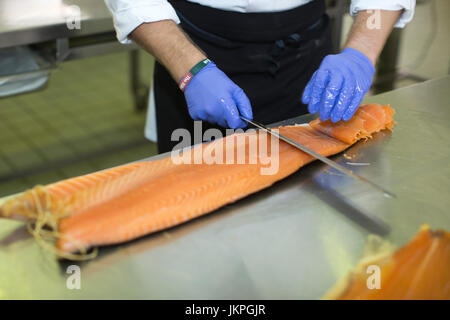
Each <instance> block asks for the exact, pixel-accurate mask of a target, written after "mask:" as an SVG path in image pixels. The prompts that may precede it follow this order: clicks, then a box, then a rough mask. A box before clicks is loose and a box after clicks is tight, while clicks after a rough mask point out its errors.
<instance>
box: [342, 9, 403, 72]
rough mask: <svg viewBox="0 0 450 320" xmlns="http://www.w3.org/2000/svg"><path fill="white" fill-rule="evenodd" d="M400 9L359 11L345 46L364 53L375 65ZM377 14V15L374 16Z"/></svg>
mask: <svg viewBox="0 0 450 320" xmlns="http://www.w3.org/2000/svg"><path fill="white" fill-rule="evenodd" d="M401 13H402V11H387V10H372V11H371V13H369V12H368V11H360V12H358V15H357V16H356V18H355V22H354V23H353V26H352V28H351V30H350V34H349V36H348V39H347V43H346V44H345V48H353V49H356V50H358V51H360V52H362V53H364V54H365V55H366V56H367V57H368V58H369V59H370V61H371V62H372V64H373V65H375V63H376V61H377V59H378V56H379V55H380V53H381V50H382V49H383V46H384V44H385V43H386V40H387V38H388V36H389V34H390V33H391V31H392V28H393V27H394V25H395V22H396V21H397V19H398V18H399V16H400V14H401ZM376 15H378V16H376Z"/></svg>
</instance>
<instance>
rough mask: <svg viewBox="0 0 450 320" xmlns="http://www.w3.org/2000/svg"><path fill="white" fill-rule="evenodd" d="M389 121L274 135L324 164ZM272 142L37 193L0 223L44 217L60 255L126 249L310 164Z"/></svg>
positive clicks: (15, 202)
mask: <svg viewBox="0 0 450 320" xmlns="http://www.w3.org/2000/svg"><path fill="white" fill-rule="evenodd" d="M393 114H394V111H393V110H392V109H391V108H390V107H389V106H381V105H376V104H371V105H364V106H361V107H360V108H359V110H358V111H357V112H356V114H355V116H354V117H353V118H352V119H351V120H350V121H349V122H340V123H337V124H331V123H328V122H325V123H321V122H319V121H316V120H315V121H313V122H311V125H299V126H286V127H280V128H278V130H279V131H280V133H281V134H283V135H286V136H288V137H290V138H292V139H293V140H295V141H297V142H299V143H301V144H303V145H305V146H307V147H309V148H310V149H312V150H314V151H316V152H318V153H320V154H321V155H324V156H330V155H333V154H336V153H339V152H341V151H343V150H345V149H346V148H348V147H349V146H350V145H351V144H352V143H354V142H355V141H357V140H358V139H360V138H363V137H365V138H367V137H370V135H371V134H372V133H374V132H377V131H380V130H383V129H386V128H387V129H392V127H393V126H394V121H393ZM358 126H359V127H358ZM347 128H351V130H350V129H347ZM273 139H276V138H272V137H270V136H269V137H267V135H266V134H265V133H264V132H260V131H253V132H247V133H237V134H234V135H231V136H228V137H225V138H223V139H218V140H215V141H214V142H211V143H208V144H205V145H201V146H197V147H195V148H193V149H191V150H188V151H184V152H183V153H181V155H180V158H182V157H184V156H190V157H191V158H195V157H196V155H197V154H198V153H199V152H200V155H201V157H203V159H206V160H207V159H208V157H210V158H212V159H213V160H214V157H215V156H217V155H218V154H219V153H222V154H226V155H229V154H231V159H232V161H231V162H230V163H232V164H229V162H228V161H226V162H224V163H220V162H218V161H216V162H214V161H212V163H210V162H211V161H210V162H208V161H204V162H202V163H200V164H197V163H193V161H191V162H190V163H181V164H179V163H177V162H176V161H174V159H175V158H171V157H168V158H165V159H161V160H155V161H151V162H148V161H147V162H146V161H143V162H137V163H132V164H128V165H124V166H120V167H117V168H112V169H109V170H104V171H100V172H97V173H93V174H88V175H85V176H81V177H77V178H72V179H68V180H64V181H61V182H57V183H54V184H50V185H48V186H45V187H42V186H41V187H36V188H34V189H32V190H30V191H27V192H25V193H23V194H22V195H19V196H17V197H14V198H13V199H11V200H9V201H7V202H6V203H5V204H4V205H3V206H1V207H0V216H3V217H14V218H23V219H27V220H30V219H31V220H32V219H36V218H37V217H39V216H40V215H42V213H43V212H44V213H46V217H47V218H46V224H47V225H49V226H50V227H52V228H55V229H57V230H58V235H59V236H58V241H57V243H56V245H57V248H58V250H61V251H63V252H73V251H76V250H78V249H79V248H80V247H83V248H87V247H91V246H97V245H105V244H113V243H119V242H124V241H128V240H131V239H135V238H137V237H140V236H143V235H146V234H149V233H152V232H155V231H159V230H162V229H165V228H169V227H172V226H175V225H177V224H180V223H183V222H185V221H188V220H191V219H193V218H195V217H198V216H200V215H203V214H206V213H208V212H211V211H213V210H215V209H217V208H220V207H222V206H224V205H226V204H228V203H231V202H234V201H236V200H238V199H240V198H243V197H245V196H247V195H249V194H251V193H254V192H256V191H258V190H261V189H264V188H267V187H268V186H270V185H272V184H273V183H275V182H276V181H278V180H281V179H283V178H285V177H286V176H288V175H290V174H292V173H293V172H295V171H297V170H298V169H299V168H300V167H302V166H303V165H305V164H307V163H309V162H311V161H313V160H314V159H313V158H312V157H311V156H309V155H307V154H305V153H303V152H302V151H300V150H298V149H296V148H294V147H292V146H290V145H288V144H286V143H284V142H280V143H279V144H278V140H276V141H274V140H273ZM252 141H253V142H255V141H256V142H257V145H258V148H257V149H258V150H256V149H255V148H253V146H254V144H253V143H251V142H252ZM230 142H233V143H230ZM274 142H277V143H274ZM261 148H263V149H266V151H267V152H266V154H268V155H269V154H270V156H271V157H272V158H273V160H276V171H275V172H273V174H264V173H263V171H264V169H269V167H270V166H271V165H273V163H268V161H267V159H266V158H264V157H262V153H261V152H260V151H261V150H262V149H261ZM240 152H241V155H242V154H243V155H244V158H245V159H246V161H244V162H243V163H240V162H239V160H240V159H238V155H239V154H240ZM273 155H276V157H273ZM216 160H217V159H216ZM227 160H228V158H227ZM269 160H270V158H269Z"/></svg>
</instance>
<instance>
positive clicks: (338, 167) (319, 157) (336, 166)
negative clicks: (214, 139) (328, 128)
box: [240, 116, 396, 198]
mask: <svg viewBox="0 0 450 320" xmlns="http://www.w3.org/2000/svg"><path fill="white" fill-rule="evenodd" d="M240 117H241V119H242V120H244V121H246V122H248V123H250V124H252V125H254V126H255V127H258V128H260V129H262V130H264V131H265V132H268V133H270V134H271V135H273V136H275V137H277V138H278V139H280V140H283V141H284V142H287V143H289V144H290V145H292V146H294V147H296V148H298V149H300V150H302V151H303V152H305V153H307V154H309V155H311V156H313V157H314V158H316V159H317V160H320V161H322V162H324V163H326V164H327V165H329V166H330V167H332V168H334V169H336V170H338V171H340V172H342V173H344V174H346V175H348V176H350V177H352V178H353V179H356V180H358V181H361V182H365V183H367V184H369V185H370V186H371V187H372V188H374V189H376V190H378V191H381V192H382V193H383V194H384V195H385V196H387V197H390V198H396V195H395V194H393V193H392V192H390V191H387V190H386V189H384V188H382V187H380V186H379V185H377V184H375V183H373V182H372V181H370V180H368V179H366V178H364V177H361V176H360V175H358V174H356V173H354V172H353V171H352V170H350V169H347V168H345V167H344V166H342V165H340V164H339V163H337V162H335V161H333V160H330V159H328V158H327V157H324V156H322V155H320V154H318V153H317V152H315V151H314V150H311V149H309V148H308V147H305V146H304V145H301V144H300V143H298V142H296V141H294V140H292V139H290V138H288V137H286V136H283V135H282V134H279V133H278V132H275V131H273V130H271V129H270V128H268V127H266V126H265V125H263V124H261V123H258V122H256V121H254V120H249V119H247V118H245V117H243V116H240Z"/></svg>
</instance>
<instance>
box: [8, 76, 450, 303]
mask: <svg viewBox="0 0 450 320" xmlns="http://www.w3.org/2000/svg"><path fill="white" fill-rule="evenodd" d="M449 88H450V77H446V78H441V79H437V80H431V81H428V82H425V83H422V84H418V85H414V86H411V87H408V88H403V89H399V90H396V91H392V92H389V93H385V94H382V95H379V96H373V97H370V98H368V99H367V102H377V103H381V104H387V103H390V104H391V105H392V106H393V107H394V108H395V110H396V111H397V114H396V116H395V119H396V120H397V122H398V125H397V126H396V127H395V131H394V133H393V134H390V133H389V132H381V133H379V134H376V135H375V136H374V138H373V139H372V140H369V141H366V142H359V143H357V144H356V145H355V146H353V147H351V148H350V149H349V150H347V151H346V152H345V155H346V156H345V157H344V155H343V154H340V155H337V156H335V157H333V159H334V160H336V161H338V162H339V163H341V164H343V165H345V166H348V167H349V168H352V169H354V170H355V171H356V172H358V174H360V175H362V176H365V177H367V178H370V179H372V180H373V181H374V182H376V183H378V184H380V185H383V186H386V187H388V188H389V189H390V190H392V191H393V192H395V193H396V195H397V197H398V198H397V199H387V198H385V197H383V196H382V195H380V194H379V193H378V192H375V191H374V190H372V189H371V188H370V187H368V186H366V185H364V184H359V183H358V182H355V181H353V180H352V179H350V178H348V177H345V176H341V175H340V174H339V173H337V172H335V171H333V170H330V169H326V166H325V165H323V164H321V163H318V162H316V163H313V164H310V165H308V166H306V167H304V168H302V169H301V170H299V172H297V173H296V174H294V175H292V176H291V177H289V178H287V179H285V180H283V181H281V182H279V183H277V184H276V185H274V186H273V187H271V188H269V189H266V190H264V191H262V192H259V193H257V194H254V195H251V196H249V197H248V198H246V199H243V200H241V201H239V202H237V203H235V204H232V205H229V206H226V207H224V208H222V209H220V210H217V211H215V212H214V213H211V214H208V215H206V216H204V217H202V218H199V219H196V220H194V221H191V222H188V223H186V224H183V225H181V226H178V227H176V228H172V229H170V230H168V231H166V232H159V233H156V234H153V235H149V236H146V237H143V238H141V239H138V240H136V241H132V242H130V243H127V244H123V245H120V246H111V247H107V248H101V249H100V254H99V257H97V258H96V259H95V260H92V261H88V262H84V263H78V265H79V266H80V267H81V290H68V289H67V288H66V279H67V277H68V274H67V273H66V268H67V267H68V265H70V264H72V263H67V262H62V263H60V262H57V260H56V259H55V258H54V257H53V256H52V255H51V254H49V253H46V252H43V251H42V250H40V249H39V247H38V246H37V244H36V243H35V241H34V240H33V239H32V238H31V237H30V236H29V235H28V233H27V231H26V228H25V227H24V225H23V223H21V222H14V221H7V220H1V221H0V298H88V299H89V298H153V299H155V298H161V299H165V298H174V299H178V298H192V299H197V298H203V299H211V298H213V299H214V298H225V299H228V298H236V299H240V298H248V299H252V298H255V299H259V298H261V299H271V298H272V299H282V298H286V299H291V298H292V299H302V298H313V299H314V298H320V297H321V296H322V295H323V294H324V293H325V292H326V291H327V290H328V288H330V287H331V286H332V285H333V284H334V283H335V281H336V280H338V279H339V278H341V277H342V276H344V275H345V274H346V273H347V272H348V271H349V270H350V269H351V268H352V267H353V266H354V265H355V264H356V263H357V261H358V259H359V258H360V255H361V252H362V249H363V247H364V243H365V241H366V239H367V236H368V235H369V234H370V233H377V234H380V235H383V236H384V237H385V238H387V239H389V240H390V241H392V242H393V243H394V244H395V245H402V244H404V243H406V242H407V241H408V240H409V239H410V238H411V237H412V236H413V235H414V234H415V233H416V231H417V230H418V228H419V227H420V225H421V224H423V223H429V224H430V225H431V227H432V228H444V229H450V213H449V207H450V200H449V197H448V193H449V190H450V167H449V165H448V164H449V160H450V150H449V148H448V146H449V142H450V141H449V139H450V138H449V137H450V132H449V125H448V122H449V119H450V109H449V106H448V102H449V100H450V90H449ZM347 162H353V163H359V164H360V165H356V166H350V165H348V163H347ZM361 164H363V165H361Z"/></svg>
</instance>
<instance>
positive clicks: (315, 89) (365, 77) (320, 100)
mask: <svg viewBox="0 0 450 320" xmlns="http://www.w3.org/2000/svg"><path fill="white" fill-rule="evenodd" d="M374 73H375V68H374V66H373V65H372V62H371V61H370V60H369V58H367V57H366V56H365V55H364V54H363V53H361V52H360V51H358V50H356V49H353V48H346V49H344V50H343V51H342V52H341V53H339V54H336V55H328V56H326V57H325V58H324V59H323V61H322V63H321V64H320V67H319V69H318V70H317V71H316V72H315V73H314V74H313V76H312V77H311V80H309V82H308V84H307V85H306V88H305V91H304V92H303V96H302V102H303V103H304V104H307V105H308V111H309V112H310V113H317V112H319V116H320V120H322V121H325V120H328V119H330V118H331V121H332V122H338V121H339V120H341V119H342V120H344V121H347V120H349V119H350V118H351V117H352V116H353V114H354V113H355V111H356V110H357V109H358V107H359V104H360V103H361V101H362V99H363V97H364V95H365V94H366V92H367V91H369V89H370V85H371V84H372V78H373V75H374Z"/></svg>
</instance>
